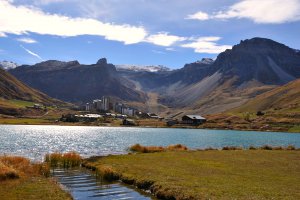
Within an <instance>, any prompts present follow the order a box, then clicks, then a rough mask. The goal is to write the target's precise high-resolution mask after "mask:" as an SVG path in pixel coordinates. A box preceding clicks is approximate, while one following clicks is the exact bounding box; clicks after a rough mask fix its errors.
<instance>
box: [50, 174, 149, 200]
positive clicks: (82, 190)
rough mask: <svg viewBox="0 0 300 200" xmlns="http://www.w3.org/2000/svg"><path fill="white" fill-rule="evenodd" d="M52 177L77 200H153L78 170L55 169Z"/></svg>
mask: <svg viewBox="0 0 300 200" xmlns="http://www.w3.org/2000/svg"><path fill="white" fill-rule="evenodd" d="M52 175H53V176H54V177H56V178H57V180H58V182H59V183H60V184H62V185H63V186H64V187H65V188H66V189H67V190H68V191H69V192H70V193H71V195H72V196H73V198H74V199H76V200H85V199H99V200H108V199H109V200H111V199H116V200H117V199H119V200H121V199H122V200H125V199H137V200H151V199H154V198H151V197H150V196H149V195H146V194H141V193H139V192H137V191H135V190H134V189H133V188H129V187H126V186H124V185H122V184H121V183H119V182H116V183H110V184H109V183H103V182H102V181H100V180H99V179H97V178H96V177H95V176H94V175H93V174H92V173H91V172H89V171H86V170H82V169H78V170H64V169H55V170H54V171H53V172H52Z"/></svg>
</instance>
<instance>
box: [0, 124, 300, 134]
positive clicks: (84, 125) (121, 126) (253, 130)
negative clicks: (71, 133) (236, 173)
mask: <svg viewBox="0 0 300 200" xmlns="http://www.w3.org/2000/svg"><path fill="white" fill-rule="evenodd" d="M0 125H7V126H10V125H16V126H18V125H25V126H26V125H28V126H70V127H72V126H79V127H103V128H105V127H106V128H110V127H111V128H161V129H193V130H217V131H247V132H265V133H272V132H273V133H295V134H298V133H300V131H299V132H294V131H290V132H289V131H280V130H257V129H221V128H201V127H199V128H198V127H197V128H195V127H185V126H183V127H167V126H126V125H119V126H114V125H108V126H102V125H94V124H90V125H87V124H75V123H62V124H55V123H33V124H28V123H0Z"/></svg>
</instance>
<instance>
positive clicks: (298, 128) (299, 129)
mask: <svg viewBox="0 0 300 200" xmlns="http://www.w3.org/2000/svg"><path fill="white" fill-rule="evenodd" d="M289 132H292V133H300V125H298V126H294V127H292V128H290V129H289Z"/></svg>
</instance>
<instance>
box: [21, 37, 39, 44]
mask: <svg viewBox="0 0 300 200" xmlns="http://www.w3.org/2000/svg"><path fill="white" fill-rule="evenodd" d="M17 41H19V42H23V43H27V44H32V43H37V41H36V40H34V39H31V38H25V37H24V38H17Z"/></svg>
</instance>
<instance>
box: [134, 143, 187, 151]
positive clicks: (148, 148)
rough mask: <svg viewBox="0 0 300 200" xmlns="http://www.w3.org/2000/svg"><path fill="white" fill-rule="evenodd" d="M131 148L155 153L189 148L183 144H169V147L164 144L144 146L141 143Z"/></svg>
mask: <svg viewBox="0 0 300 200" xmlns="http://www.w3.org/2000/svg"><path fill="white" fill-rule="evenodd" d="M129 150H130V151H132V152H139V153H155V152H162V151H186V150H188V148H187V147H186V146H184V145H182V144H175V145H169V146H168V147H162V146H142V145H140V144H135V145H133V146H131V147H129Z"/></svg>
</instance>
